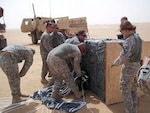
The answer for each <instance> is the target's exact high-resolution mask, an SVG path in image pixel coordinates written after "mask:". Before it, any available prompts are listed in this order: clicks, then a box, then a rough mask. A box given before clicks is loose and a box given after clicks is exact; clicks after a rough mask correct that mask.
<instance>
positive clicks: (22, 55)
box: [0, 45, 35, 103]
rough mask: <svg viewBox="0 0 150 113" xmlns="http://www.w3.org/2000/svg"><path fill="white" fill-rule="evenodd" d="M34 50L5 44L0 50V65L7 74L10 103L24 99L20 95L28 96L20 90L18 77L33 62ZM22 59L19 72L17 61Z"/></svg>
mask: <svg viewBox="0 0 150 113" xmlns="http://www.w3.org/2000/svg"><path fill="white" fill-rule="evenodd" d="M34 53H35V50H33V49H31V48H27V47H25V46H23V45H12V46H7V47H5V48H4V49H2V50H1V52H0V67H1V69H2V70H3V72H4V73H5V74H6V75H7V78H8V82H9V85H10V89H11V94H12V103H16V102H21V101H26V99H23V98H21V97H29V95H24V94H22V93H21V91H20V77H23V76H25V74H26V73H27V71H28V70H29V68H30V66H31V65H32V62H33V55H34ZM22 60H25V61H24V65H23V67H22V69H21V70H20V72H19V67H18V63H20V62H22Z"/></svg>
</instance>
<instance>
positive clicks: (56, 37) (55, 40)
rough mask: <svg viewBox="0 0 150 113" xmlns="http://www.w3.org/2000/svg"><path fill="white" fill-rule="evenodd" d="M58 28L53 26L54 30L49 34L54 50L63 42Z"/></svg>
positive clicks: (62, 36)
mask: <svg viewBox="0 0 150 113" xmlns="http://www.w3.org/2000/svg"><path fill="white" fill-rule="evenodd" d="M58 30H59V27H58V25H57V24H54V30H53V32H52V33H51V34H50V38H51V40H52V47H53V48H55V47H57V46H58V45H60V44H62V43H64V42H65V36H64V35H63V34H62V33H61V32H59V31H58Z"/></svg>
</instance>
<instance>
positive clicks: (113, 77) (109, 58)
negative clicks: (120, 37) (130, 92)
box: [105, 41, 150, 105]
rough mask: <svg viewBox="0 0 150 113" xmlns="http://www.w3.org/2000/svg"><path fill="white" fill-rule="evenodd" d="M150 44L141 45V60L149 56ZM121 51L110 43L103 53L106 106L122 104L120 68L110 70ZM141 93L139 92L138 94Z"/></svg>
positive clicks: (147, 42) (118, 46) (117, 45)
mask: <svg viewBox="0 0 150 113" xmlns="http://www.w3.org/2000/svg"><path fill="white" fill-rule="evenodd" d="M149 48H150V42H149V41H146V42H145V41H144V42H143V45H142V59H144V57H145V56H150V50H149ZM120 51H121V46H120V45H119V44H118V42H111V43H109V42H108V43H107V44H106V51H105V63H106V64H105V103H106V104H107V105H109V104H114V103H118V102H122V101H123V99H122V95H121V92H120V85H119V80H120V73H121V66H115V67H113V68H111V64H112V63H113V61H114V60H115V59H116V58H117V57H118V55H119V53H120ZM139 93H141V92H140V91H139V92H138V94H139Z"/></svg>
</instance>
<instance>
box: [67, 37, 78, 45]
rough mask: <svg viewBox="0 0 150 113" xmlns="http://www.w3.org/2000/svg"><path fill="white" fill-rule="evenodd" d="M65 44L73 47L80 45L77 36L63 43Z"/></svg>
mask: <svg viewBox="0 0 150 113" xmlns="http://www.w3.org/2000/svg"><path fill="white" fill-rule="evenodd" d="M65 43H70V44H75V45H78V44H80V43H81V42H80V41H79V39H78V37H77V36H74V37H72V38H69V39H67V40H66V41H65Z"/></svg>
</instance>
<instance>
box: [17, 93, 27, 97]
mask: <svg viewBox="0 0 150 113" xmlns="http://www.w3.org/2000/svg"><path fill="white" fill-rule="evenodd" d="M19 96H20V97H29V95H25V94H22V93H20V95H19Z"/></svg>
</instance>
